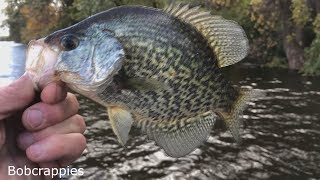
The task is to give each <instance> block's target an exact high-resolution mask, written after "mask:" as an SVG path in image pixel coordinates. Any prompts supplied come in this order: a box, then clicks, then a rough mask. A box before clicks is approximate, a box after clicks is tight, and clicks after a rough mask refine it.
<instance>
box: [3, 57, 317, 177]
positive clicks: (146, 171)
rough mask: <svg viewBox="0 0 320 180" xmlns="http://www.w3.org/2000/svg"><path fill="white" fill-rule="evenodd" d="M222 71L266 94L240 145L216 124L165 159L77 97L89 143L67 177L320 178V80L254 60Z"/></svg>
mask: <svg viewBox="0 0 320 180" xmlns="http://www.w3.org/2000/svg"><path fill="white" fill-rule="evenodd" d="M0 53H1V54H2V51H0ZM2 57H3V56H2ZM1 66H2V64H1ZM225 71H226V72H225V73H226V76H227V77H228V78H229V79H230V80H232V81H233V82H234V84H235V85H238V86H245V87H248V86H250V87H253V88H256V89H262V90H264V91H266V92H267V96H266V97H264V98H262V99H260V100H258V101H255V102H252V103H250V105H249V108H248V109H247V110H246V111H245V112H244V115H243V121H244V126H243V144H242V145H241V146H239V145H237V144H236V143H234V141H233V139H232V137H231V135H230V134H229V133H228V132H227V131H226V130H225V127H224V126H223V123H222V122H218V123H217V124H216V127H215V128H214V129H213V130H212V133H211V136H210V138H209V139H208V142H206V143H205V144H204V145H202V146H201V147H200V148H199V149H197V150H196V151H195V152H193V153H192V154H190V155H188V156H186V157H183V158H179V159H174V158H170V157H167V156H165V155H164V153H163V152H162V151H161V150H160V149H159V148H158V147H157V146H155V145H154V143H153V142H151V141H147V140H146V137H145V136H144V135H141V134H140V133H139V131H138V130H137V129H134V130H133V131H132V132H131V134H132V136H131V137H132V138H131V139H130V141H129V143H128V145H127V147H125V148H124V147H122V146H120V145H119V144H118V142H117V140H116V137H115V136H114V134H113V132H112V129H111V126H110V124H109V122H108V121H106V119H107V114H106V111H105V109H104V108H103V107H100V106H98V105H96V104H95V103H93V102H92V101H90V100H88V99H85V98H82V97H79V100H80V104H81V114H82V115H83V116H85V117H86V122H87V131H86V137H87V141H88V148H87V149H86V151H85V152H84V154H83V156H82V157H81V158H80V159H78V160H77V161H76V162H75V163H74V164H73V166H74V167H81V168H84V170H85V174H84V176H81V177H79V176H75V177H70V178H69V179H72V180H73V179H139V180H140V179H320V110H319V109H320V81H319V80H318V78H319V77H318V78H307V77H301V76H300V75H299V74H297V73H294V72H291V73H290V72H288V71H286V70H280V69H263V68H257V67H254V66H250V65H235V66H234V67H231V68H227V69H225ZM1 74H2V69H1V71H0V77H1Z"/></svg>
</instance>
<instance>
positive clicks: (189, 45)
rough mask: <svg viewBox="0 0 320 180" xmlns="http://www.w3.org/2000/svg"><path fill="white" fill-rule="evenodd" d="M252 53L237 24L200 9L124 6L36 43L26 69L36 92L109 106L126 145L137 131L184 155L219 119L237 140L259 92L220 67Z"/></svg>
mask: <svg viewBox="0 0 320 180" xmlns="http://www.w3.org/2000/svg"><path fill="white" fill-rule="evenodd" d="M248 49H249V46H248V39H247V37H246V35H245V32H244V31H243V29H242V28H241V27H240V26H239V25H238V24H237V23H236V22H234V21H230V20H226V19H224V18H222V17H221V16H214V15H211V14H210V13H208V12H202V11H200V10H199V8H198V7H194V8H190V7H189V6H188V5H181V4H179V5H170V6H169V7H167V8H166V9H165V10H160V9H155V8H149V7H143V6H122V7H116V8H113V9H110V10H108V11H105V12H102V13H99V14H96V15H94V16H91V17H89V18H87V19H85V20H83V21H81V22H79V23H77V24H75V25H73V26H71V27H68V28H66V29H62V30H59V31H56V32H54V33H52V34H50V35H48V36H47V37H45V38H43V39H40V40H37V41H32V42H31V43H30V45H29V47H28V54H27V61H28V62H27V68H26V70H27V71H29V73H30V74H31V75H32V77H33V81H34V83H35V87H36V88H38V89H41V88H42V87H43V86H44V85H46V84H47V83H49V82H51V81H63V82H65V83H66V84H67V85H68V86H69V87H70V88H72V89H73V90H74V91H76V92H78V93H80V94H82V95H84V96H86V97H88V98H90V99H92V100H94V101H96V102H97V103H99V104H101V105H103V106H105V107H106V108H107V112H108V116H109V120H110V123H111V126H112V128H113V131H114V133H115V134H116V136H117V138H118V140H119V142H120V143H121V144H123V145H124V144H125V143H126V142H127V140H128V138H129V132H130V129H131V127H132V126H136V127H138V128H141V130H142V131H143V132H144V133H146V134H147V136H148V137H149V138H150V139H153V140H154V141H155V142H156V144H158V145H159V146H160V147H162V148H163V149H164V151H165V152H166V154H168V155H169V156H172V157H181V156H184V155H186V154H188V153H190V152H192V151H193V150H194V149H196V148H197V147H198V146H200V145H201V143H203V142H204V141H205V140H206V139H207V138H208V136H209V135H210V131H211V129H212V127H213V125H214V124H215V122H216V120H217V119H218V118H222V119H223V120H224V121H225V123H226V125H227V127H228V128H229V130H230V131H231V133H232V135H233V137H234V138H235V139H236V141H238V142H240V139H241V138H240V120H239V115H240V114H241V113H242V112H243V110H244V109H245V107H246V103H247V102H248V101H250V100H251V99H253V98H255V97H256V96H258V95H259V93H256V92H255V91H252V90H243V89H237V88H235V87H233V86H232V85H231V83H230V82H229V81H228V80H227V79H225V78H224V75H223V73H222V72H221V69H220V68H223V67H225V66H229V65H232V64H235V63H237V62H239V61H241V60H242V59H243V58H244V57H245V56H246V55H247V53H248Z"/></svg>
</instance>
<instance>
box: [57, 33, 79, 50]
mask: <svg viewBox="0 0 320 180" xmlns="http://www.w3.org/2000/svg"><path fill="white" fill-rule="evenodd" d="M60 45H61V46H62V47H63V49H64V50H65V51H71V50H73V49H75V48H77V47H78V45H79V39H78V38H77V37H76V36H74V35H65V36H63V37H62V38H61V41H60Z"/></svg>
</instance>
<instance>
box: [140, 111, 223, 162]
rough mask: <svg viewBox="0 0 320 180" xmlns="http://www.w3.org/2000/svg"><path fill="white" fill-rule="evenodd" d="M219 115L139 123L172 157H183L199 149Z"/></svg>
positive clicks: (210, 114) (211, 114)
mask: <svg viewBox="0 0 320 180" xmlns="http://www.w3.org/2000/svg"><path fill="white" fill-rule="evenodd" d="M217 118H218V115H216V114H214V113H211V112H209V113H205V114H202V115H198V116H196V117H191V118H185V119H179V120H175V121H173V122H170V121H169V122H168V121H164V120H162V121H151V122H149V123H143V122H142V123H138V126H139V124H140V127H141V129H142V131H143V132H145V133H146V134H147V135H148V137H149V138H150V139H153V140H154V141H155V142H156V144H157V145H159V146H160V147H161V148H163V150H164V151H165V152H166V154H167V155H169V156H171V157H181V156H184V155H187V154H189V153H190V152H192V151H193V150H195V149H196V148H197V147H199V146H200V145H201V144H202V143H203V142H204V141H205V140H206V139H207V138H208V136H209V134H210V130H211V129H212V127H213V125H214V123H215V122H216V119H217Z"/></svg>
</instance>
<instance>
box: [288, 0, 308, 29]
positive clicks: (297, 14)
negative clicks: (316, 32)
mask: <svg viewBox="0 0 320 180" xmlns="http://www.w3.org/2000/svg"><path fill="white" fill-rule="evenodd" d="M291 8H292V19H293V22H294V23H295V24H296V25H298V26H304V25H306V24H307V22H308V21H309V20H310V17H311V12H310V9H309V8H308V5H307V2H306V0H293V1H292V6H291Z"/></svg>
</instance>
